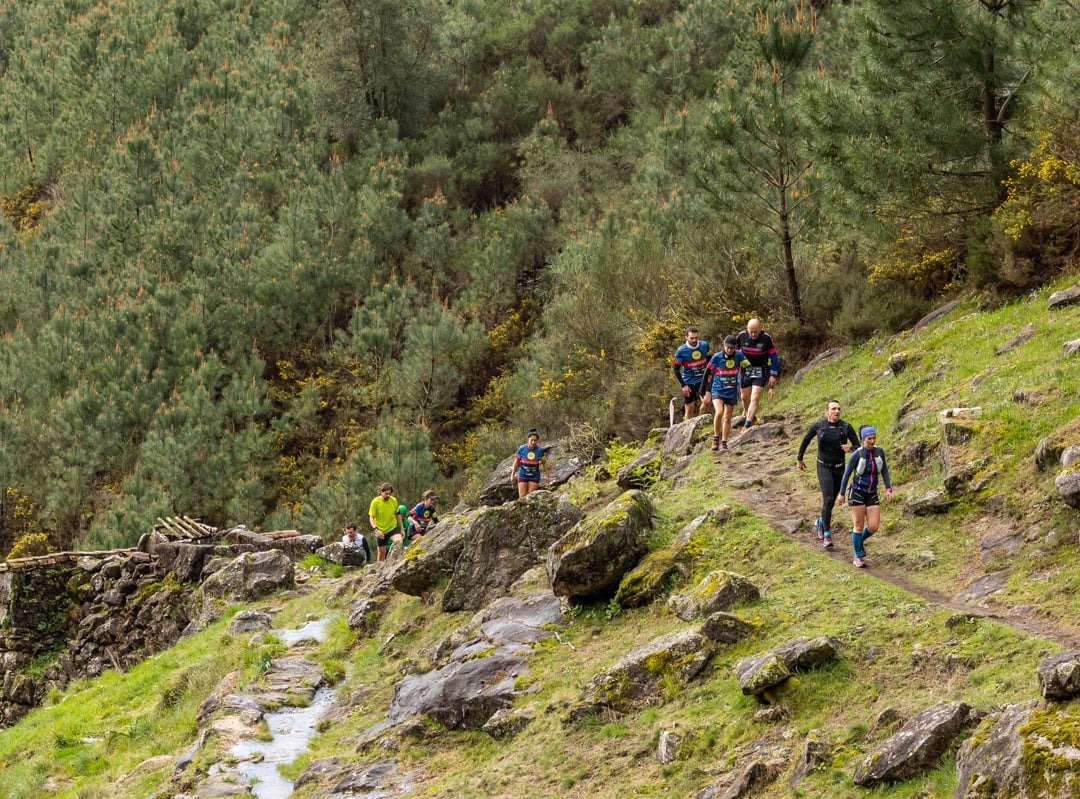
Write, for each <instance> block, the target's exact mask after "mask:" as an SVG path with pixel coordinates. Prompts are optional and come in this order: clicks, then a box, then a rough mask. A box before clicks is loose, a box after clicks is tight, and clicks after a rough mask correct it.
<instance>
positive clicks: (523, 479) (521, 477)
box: [517, 469, 540, 483]
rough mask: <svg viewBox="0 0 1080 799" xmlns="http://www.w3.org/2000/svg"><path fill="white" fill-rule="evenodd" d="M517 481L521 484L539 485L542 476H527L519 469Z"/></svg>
mask: <svg viewBox="0 0 1080 799" xmlns="http://www.w3.org/2000/svg"><path fill="white" fill-rule="evenodd" d="M517 481H518V482H519V483H539V482H540V475H539V473H537V474H525V473H524V472H522V470H521V469H518V473H517Z"/></svg>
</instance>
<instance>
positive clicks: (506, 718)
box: [483, 704, 536, 740]
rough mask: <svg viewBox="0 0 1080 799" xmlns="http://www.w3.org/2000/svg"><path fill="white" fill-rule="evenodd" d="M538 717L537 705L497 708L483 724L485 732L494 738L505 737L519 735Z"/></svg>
mask: <svg viewBox="0 0 1080 799" xmlns="http://www.w3.org/2000/svg"><path fill="white" fill-rule="evenodd" d="M535 718H536V705H535V704H533V705H528V706H527V707H519V708H509V707H508V708H503V709H502V710H496V711H495V713H494V714H493V715H492V716H491V718H489V719H488V720H487V722H486V723H485V724H484V726H483V730H484V732H486V733H487V734H488V735H490V736H491V737H492V738H496V739H500V740H501V739H503V738H510V737H512V736H514V735H517V734H518V733H519V732H521V731H522V730H523V729H525V728H526V727H528V726H529V725H530V724H532V722H533V719H535Z"/></svg>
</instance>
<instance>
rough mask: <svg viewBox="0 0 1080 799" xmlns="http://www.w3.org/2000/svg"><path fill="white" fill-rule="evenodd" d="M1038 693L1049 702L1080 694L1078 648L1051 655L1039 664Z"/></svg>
mask: <svg viewBox="0 0 1080 799" xmlns="http://www.w3.org/2000/svg"><path fill="white" fill-rule="evenodd" d="M1039 693H1040V694H1042V695H1043V698H1045V699H1049V700H1050V701H1051V702H1066V701H1068V700H1070V699H1075V698H1076V697H1077V696H1080V650H1076V649H1074V650H1072V651H1069V652H1061V653H1060V654H1057V655H1051V656H1050V657H1048V658H1046V659H1045V660H1043V661H1042V663H1040V664H1039Z"/></svg>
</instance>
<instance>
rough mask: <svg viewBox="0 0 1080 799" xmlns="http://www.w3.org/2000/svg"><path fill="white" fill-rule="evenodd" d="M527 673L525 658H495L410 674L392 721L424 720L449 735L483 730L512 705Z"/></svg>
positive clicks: (394, 703) (398, 687)
mask: <svg viewBox="0 0 1080 799" xmlns="http://www.w3.org/2000/svg"><path fill="white" fill-rule="evenodd" d="M527 670H528V666H527V665H526V662H525V660H524V658H521V657H517V656H514V655H510V656H506V655H493V656H490V657H477V658H473V659H471V660H465V661H457V660H455V661H451V662H450V663H448V664H447V665H446V666H443V667H442V668H438V669H434V670H432V671H429V672H426V673H424V674H410V675H408V676H406V677H404V678H403V679H402V680H400V681H399V682H398V683H397V685H396V686H395V688H394V699H393V701H392V702H391V704H390V712H389V714H388V716H387V720H388V721H389V722H390V723H391V724H398V723H400V722H403V721H405V720H406V719H408V718H410V717H412V716H417V715H424V716H429V717H431V718H433V719H435V720H436V721H438V722H439V723H440V724H443V725H444V726H446V727H448V728H450V729H480V728H482V727H483V726H484V724H486V723H487V721H488V719H490V718H491V717H492V716H493V715H494V714H495V712H496V711H498V710H502V709H504V708H508V707H510V706H511V705H512V704H513V702H514V696H515V691H514V680H515V679H516V678H517V677H518V675H520V674H524V673H525V672H526V671H527Z"/></svg>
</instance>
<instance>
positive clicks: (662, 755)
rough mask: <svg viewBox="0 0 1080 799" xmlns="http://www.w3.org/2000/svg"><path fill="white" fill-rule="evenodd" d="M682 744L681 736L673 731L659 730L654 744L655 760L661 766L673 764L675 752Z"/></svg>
mask: <svg viewBox="0 0 1080 799" xmlns="http://www.w3.org/2000/svg"><path fill="white" fill-rule="evenodd" d="M680 743H682V736H681V735H680V734H679V733H677V732H676V731H675V730H661V731H660V740H659V741H657V744H656V759H657V760H659V761H660V762H661V763H662V764H663V765H665V766H666V765H668V764H669V763H674V762H675V751H676V750H677V749H678V748H679V744H680Z"/></svg>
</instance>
